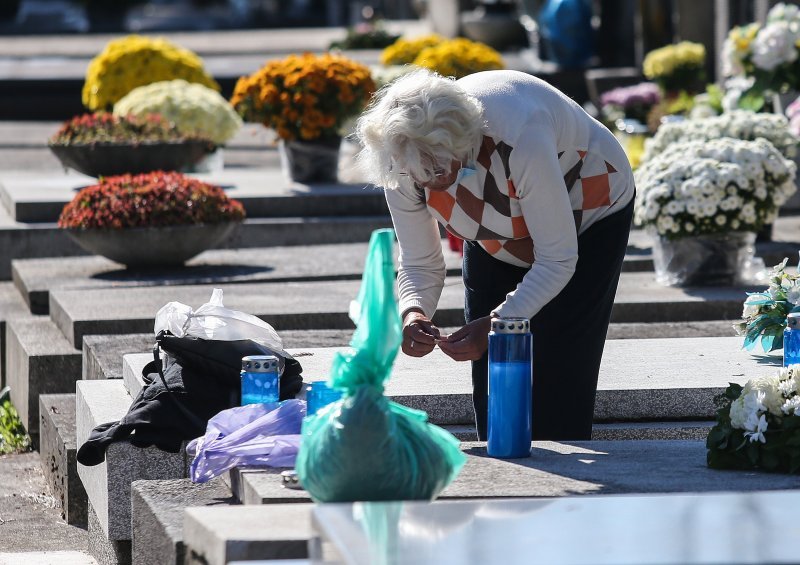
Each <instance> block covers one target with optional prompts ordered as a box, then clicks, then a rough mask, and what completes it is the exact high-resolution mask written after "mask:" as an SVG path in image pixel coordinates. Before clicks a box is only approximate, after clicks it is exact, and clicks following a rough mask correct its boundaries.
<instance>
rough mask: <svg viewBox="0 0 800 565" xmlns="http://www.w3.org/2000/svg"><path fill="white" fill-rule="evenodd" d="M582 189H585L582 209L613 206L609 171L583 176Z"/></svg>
mask: <svg viewBox="0 0 800 565" xmlns="http://www.w3.org/2000/svg"><path fill="white" fill-rule="evenodd" d="M581 189H582V190H583V205H582V206H581V209H582V210H593V209H594V208H600V207H601V206H611V185H610V184H609V182H608V173H603V174H602V175H595V176H593V177H584V178H582V179H581Z"/></svg>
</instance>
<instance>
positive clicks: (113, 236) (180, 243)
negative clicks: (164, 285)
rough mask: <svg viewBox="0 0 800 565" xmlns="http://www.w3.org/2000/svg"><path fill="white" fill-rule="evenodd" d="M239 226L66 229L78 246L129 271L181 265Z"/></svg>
mask: <svg viewBox="0 0 800 565" xmlns="http://www.w3.org/2000/svg"><path fill="white" fill-rule="evenodd" d="M238 223H239V222H225V223H221V224H191V225H185V226H159V227H147V228H124V229H119V230H112V229H107V230H106V229H68V230H67V233H69V235H70V236H71V237H72V238H73V239H74V240H75V241H76V242H78V244H79V245H80V246H81V247H83V248H84V249H86V250H87V251H89V252H90V253H94V254H96V255H102V256H103V257H105V258H107V259H111V260H112V261H116V262H117V263H122V264H123V265H125V266H127V267H130V268H140V269H142V268H154V267H164V266H176V265H182V264H183V263H184V262H186V261H187V260H189V259H191V258H192V257H194V256H195V255H199V254H200V253H202V252H203V251H205V250H207V249H210V248H212V247H215V246H216V245H218V244H219V243H221V242H222V241H224V240H225V239H226V238H228V236H230V235H231V233H232V232H233V230H234V229H235V228H236V226H237V225H238Z"/></svg>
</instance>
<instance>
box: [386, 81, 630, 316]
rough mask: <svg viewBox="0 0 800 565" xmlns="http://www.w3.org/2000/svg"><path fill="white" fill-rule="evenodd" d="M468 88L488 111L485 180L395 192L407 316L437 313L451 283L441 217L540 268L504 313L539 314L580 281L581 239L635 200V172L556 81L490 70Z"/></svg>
mask: <svg viewBox="0 0 800 565" xmlns="http://www.w3.org/2000/svg"><path fill="white" fill-rule="evenodd" d="M458 83H459V84H460V85H461V87H462V88H464V89H465V90H466V91H467V92H469V93H470V94H472V95H473V96H475V97H476V98H477V99H478V100H480V101H481V103H482V104H483V108H484V119H485V122H486V126H485V128H484V138H483V143H482V145H481V148H480V151H479V154H478V155H479V156H478V158H477V162H476V163H475V168H476V169H477V174H474V175H471V176H469V177H466V178H463V179H462V180H461V181H460V182H458V183H455V184H454V185H453V186H451V187H450V188H449V189H448V190H447V191H446V192H430V191H428V190H425V191H422V190H420V189H419V188H418V187H415V186H414V185H413V182H408V183H406V184H404V185H402V186H401V187H400V188H397V189H395V190H387V191H386V200H387V202H388V205H389V210H390V212H391V214H392V220H393V222H394V227H395V230H396V232H397V238H398V242H399V244H400V268H399V273H398V285H399V295H400V311H401V312H405V311H407V310H408V309H409V308H412V307H418V308H420V309H422V311H423V312H425V314H426V315H428V316H433V313H434V311H435V310H436V305H437V303H438V301H439V297H440V296H441V292H442V287H443V284H444V277H445V263H444V257H443V256H442V247H441V241H440V238H439V230H438V227H437V221H438V222H439V223H442V224H443V225H444V226H445V227H446V229H448V230H449V231H451V232H453V233H455V234H456V235H459V236H461V237H463V238H465V239H469V240H474V241H478V243H479V244H480V245H481V246H482V247H483V248H484V249H486V250H487V251H488V252H489V253H491V254H492V255H494V256H495V257H496V258H498V259H500V260H502V261H506V262H508V263H511V264H514V265H519V266H525V267H528V266H530V270H529V271H528V272H527V273H526V274H525V276H524V278H523V279H522V282H521V283H520V284H519V285H518V286H517V288H516V289H515V290H514V291H513V292H511V293H509V294H508V295H507V296H506V300H505V301H504V302H503V303H502V304H498V306H497V308H495V310H494V311H495V312H496V313H497V314H498V315H500V316H504V317H526V318H530V317H532V316H534V315H535V314H536V313H537V312H538V311H539V310H540V309H541V308H542V307H543V306H544V305H545V304H547V303H548V302H549V301H550V300H552V299H553V298H554V297H555V296H556V295H557V294H558V293H559V292H560V291H561V290H562V289H563V288H564V286H566V284H567V282H569V280H570V278H571V277H572V274H573V273H574V271H575V264H576V263H577V260H578V235H580V234H581V233H583V232H584V231H585V230H586V229H587V228H588V227H589V226H591V225H592V224H593V223H595V222H596V221H598V220H600V219H602V218H604V217H606V216H608V215H610V214H613V213H614V212H616V211H617V210H620V209H622V208H623V207H624V206H626V205H627V204H628V203H629V202H630V200H631V199H632V198H633V194H634V184H633V174H632V172H631V169H630V165H629V164H628V160H627V158H626V156H625V153H624V151H623V150H622V148H621V147H620V145H619V143H618V142H617V140H616V139H615V138H614V136H613V135H612V134H611V133H610V132H609V131H608V130H607V129H606V128H605V127H604V126H603V125H602V124H600V123H599V122H598V121H596V120H595V119H594V118H592V117H591V116H589V115H588V114H587V113H586V112H585V111H584V110H583V109H582V108H581V107H580V106H578V105H577V104H576V103H575V102H574V101H572V100H570V99H569V98H567V97H566V96H565V95H564V94H562V93H561V92H559V91H558V90H556V89H555V88H553V87H552V86H550V85H549V84H547V83H546V82H544V81H542V80H540V79H537V78H535V77H533V76H531V75H528V74H525V73H521V72H517V71H487V72H482V73H475V74H472V75H469V76H467V77H465V78H463V79H461V80H459V81H458Z"/></svg>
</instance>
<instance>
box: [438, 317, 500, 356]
mask: <svg viewBox="0 0 800 565" xmlns="http://www.w3.org/2000/svg"><path fill="white" fill-rule="evenodd" d="M491 329H492V318H491V316H484V317H483V318H478V319H477V320H473V321H472V322H470V323H469V324H467V325H466V326H464V327H463V328H461V329H460V330H458V331H456V332H453V333H452V334H450V335H449V336H447V338H445V339H444V340H442V341H440V342H439V349H441V350H442V351H444V353H445V354H446V355H447V356H448V357H452V358H453V359H455V360H456V361H477V360H478V359H480V358H481V356H483V354H484V353H486V349H487V348H488V347H489V330H491Z"/></svg>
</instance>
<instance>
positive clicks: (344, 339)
mask: <svg viewBox="0 0 800 565" xmlns="http://www.w3.org/2000/svg"><path fill="white" fill-rule="evenodd" d="M456 329H457V328H456V327H453V328H443V330H444V331H445V332H447V333H451V332H453V331H455V330H456ZM280 335H281V339H283V344H284V347H287V348H293V349H296V348H301V347H343V346H345V345H347V344H348V343H350V339H351V338H352V337H353V330H352V329H342V330H287V331H282V332H281V334H280ZM732 335H733V330H732V328H731V323H730V322H729V321H727V320H716V321H707V322H664V323H661V324H647V323H636V324H611V325H610V326H609V327H608V337H607V338H608V339H643V338H669V337H731V336H732ZM154 341H155V340H154V339H153V334H152V333H144V334H127V335H125V334H123V335H87V336H84V338H83V379H84V380H92V379H121V378H122V356H123V355H127V354H130V353H141V352H143V351H149V350H151V349H152V347H153V343H154Z"/></svg>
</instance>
